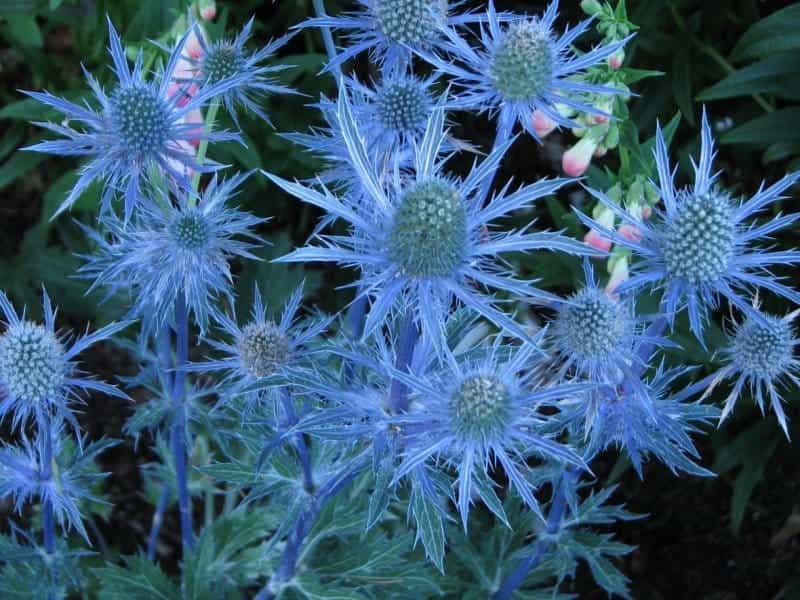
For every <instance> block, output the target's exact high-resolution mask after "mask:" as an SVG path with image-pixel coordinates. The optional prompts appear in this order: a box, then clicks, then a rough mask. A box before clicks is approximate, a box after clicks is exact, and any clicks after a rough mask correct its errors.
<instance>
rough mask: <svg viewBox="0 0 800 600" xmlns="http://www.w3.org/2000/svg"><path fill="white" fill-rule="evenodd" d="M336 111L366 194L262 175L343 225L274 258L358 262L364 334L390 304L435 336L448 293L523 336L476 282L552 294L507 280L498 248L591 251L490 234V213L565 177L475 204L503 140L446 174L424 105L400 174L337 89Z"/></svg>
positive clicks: (503, 212)
mask: <svg viewBox="0 0 800 600" xmlns="http://www.w3.org/2000/svg"><path fill="white" fill-rule="evenodd" d="M338 119H339V123H340V124H341V126H342V133H343V136H344V140H345V143H346V144H347V148H348V151H349V153H350V157H351V161H352V164H353V166H354V168H355V169H356V171H357V174H358V177H359V181H360V184H361V186H362V188H363V189H364V190H365V192H366V193H367V194H368V197H367V198H363V197H362V196H361V195H356V196H354V195H352V194H345V195H343V196H341V197H337V196H335V195H334V194H332V193H331V192H330V191H329V190H327V189H326V188H325V187H322V188H321V189H320V190H317V189H312V188H310V187H306V186H303V185H300V184H298V183H292V182H290V181H286V180H284V179H281V178H280V177H277V176H275V175H271V174H267V176H268V177H269V178H270V179H271V180H272V181H274V182H275V183H276V184H277V185H279V186H280V187H281V188H283V189H284V190H285V191H286V192H288V193H289V194H292V195H293V196H295V197H297V198H299V199H300V200H302V201H304V202H307V203H309V204H313V205H315V206H318V207H320V208H322V209H323V210H325V211H327V213H328V215H329V216H330V217H331V218H338V219H342V220H344V221H346V222H347V223H348V224H349V226H350V229H349V232H348V234H347V235H322V234H318V235H317V236H316V237H317V240H318V241H319V243H318V244H317V245H313V246H308V247H305V248H300V249H298V250H295V251H294V252H292V253H290V254H288V255H287V256H284V257H282V258H281V259H280V260H281V261H283V262H307V261H327V262H337V263H341V264H344V265H347V266H354V267H358V268H359V269H360V271H361V278H360V281H359V285H360V289H361V290H363V291H362V292H360V293H362V294H364V295H366V296H368V297H369V299H370V301H371V303H372V306H371V310H370V311H369V315H368V317H367V319H366V324H365V328H364V334H365V335H369V334H370V333H371V332H373V331H375V330H376V328H378V327H380V326H381V325H382V324H383V323H384V322H385V320H386V318H387V315H389V314H390V313H391V312H392V311H395V310H405V308H407V307H409V308H410V309H411V311H412V314H413V317H414V319H415V320H416V322H417V323H418V324H419V325H420V326H421V329H422V331H423V332H424V333H425V334H426V335H430V336H433V337H434V338H436V337H438V335H439V333H440V332H441V327H442V323H444V320H445V315H447V314H448V312H449V311H450V308H451V305H452V303H453V301H454V300H455V301H458V302H459V303H460V304H462V305H464V306H466V307H468V308H469V309H471V310H472V311H474V312H477V313H479V314H481V315H483V316H484V317H486V318H487V319H489V320H490V321H492V322H493V323H495V324H496V325H497V326H498V327H500V328H502V329H505V330H507V331H509V332H511V333H513V334H514V335H516V336H517V337H519V338H522V339H527V338H528V337H529V336H528V335H527V333H525V331H524V329H523V328H522V327H521V326H520V325H519V324H518V323H517V322H516V321H515V320H514V319H512V318H511V317H509V315H508V314H507V313H506V312H504V311H503V310H500V309H498V308H497V306H496V302H495V300H494V298H493V297H492V296H490V295H488V294H487V292H486V291H485V288H493V289H495V290H500V291H505V292H509V293H511V294H514V295H515V296H516V297H518V298H520V299H523V300H525V301H534V302H535V301H546V302H552V301H555V300H557V297H555V296H553V295H552V294H549V293H547V292H545V291H542V290H539V289H537V288H536V287H534V286H533V285H532V284H531V282H527V281H521V280H519V279H516V278H515V277H514V276H513V274H511V273H510V272H509V271H507V270H506V268H505V264H504V263H503V262H502V258H501V257H502V255H503V254H504V253H506V252H525V251H531V250H542V249H547V250H559V251H565V252H569V253H573V254H583V255H587V254H595V255H596V254H598V253H597V252H596V251H595V250H593V249H591V248H590V247H588V246H587V245H585V244H583V243H582V242H578V241H576V240H573V239H569V238H567V237H564V236H562V235H560V234H559V233H554V232H533V231H530V230H528V229H526V230H522V231H519V230H512V231H506V232H501V233H495V232H492V231H491V228H492V227H493V221H494V220H496V219H498V218H500V217H504V216H507V215H509V214H510V213H512V212H513V211H516V210H519V209H523V208H527V207H530V206H531V204H532V203H533V202H534V201H535V200H537V199H538V198H541V197H543V196H546V195H548V194H551V193H553V192H555V191H556V190H558V189H559V188H561V187H562V186H563V185H565V184H567V183H569V182H570V181H571V180H570V179H545V180H541V181H538V182H537V183H534V184H531V185H524V186H521V187H520V188H518V189H517V190H516V191H513V192H509V189H508V188H509V186H508V185H506V186H505V188H503V189H502V190H501V192H500V193H499V194H498V195H497V196H496V197H495V198H493V199H492V201H491V202H490V203H489V204H488V205H486V206H484V205H483V204H482V199H481V198H480V194H479V189H480V186H481V184H482V183H483V181H484V179H485V178H486V177H488V176H490V175H491V174H492V173H493V170H494V167H496V165H497V163H498V162H499V161H500V160H501V159H502V156H503V154H504V153H505V151H506V148H507V147H508V144H503V145H501V146H500V147H498V148H496V149H495V151H493V152H492V153H491V154H490V155H489V156H488V157H486V158H485V159H484V160H483V162H481V163H480V164H476V165H475V166H474V167H473V168H472V170H471V171H470V172H469V174H468V175H467V176H466V177H465V178H464V179H459V178H456V177H452V176H449V175H448V174H446V173H445V172H444V170H443V165H442V163H443V162H444V160H442V159H441V158H440V156H439V151H440V149H441V146H442V144H443V142H444V139H445V135H446V133H445V130H444V119H445V117H444V111H443V110H442V109H440V108H437V109H436V110H434V111H433V114H432V115H431V118H430V120H429V122H428V125H427V128H426V131H425V136H424V137H423V139H422V141H421V142H420V144H419V146H418V147H417V148H416V149H415V153H414V161H413V162H414V168H413V170H412V171H413V172H412V173H409V174H406V173H401V172H397V171H395V172H394V174H393V175H392V174H389V175H388V176H386V175H383V174H382V171H381V170H380V169H379V168H378V167H376V165H374V164H373V163H372V161H371V160H370V157H369V155H368V152H367V148H366V146H365V143H364V140H363V138H362V136H361V134H360V132H359V129H358V125H357V123H356V122H355V120H354V118H353V114H352V111H351V105H350V102H349V100H348V98H347V94H346V93H343V94H341V95H340V98H339V106H338Z"/></svg>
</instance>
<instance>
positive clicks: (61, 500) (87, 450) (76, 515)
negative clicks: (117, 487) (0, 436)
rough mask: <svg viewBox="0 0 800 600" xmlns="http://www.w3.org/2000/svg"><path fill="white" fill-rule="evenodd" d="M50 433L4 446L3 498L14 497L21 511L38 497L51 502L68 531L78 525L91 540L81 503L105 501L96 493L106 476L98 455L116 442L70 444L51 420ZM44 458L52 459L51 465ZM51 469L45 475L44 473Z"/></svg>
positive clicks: (0, 465) (0, 466)
mask: <svg viewBox="0 0 800 600" xmlns="http://www.w3.org/2000/svg"><path fill="white" fill-rule="evenodd" d="M47 427H49V428H50V429H51V430H50V433H49V434H48V433H44V432H39V434H38V435H37V437H36V439H35V440H31V439H29V438H28V437H26V436H24V435H23V437H22V444H21V445H18V446H14V445H9V444H5V445H3V447H2V448H0V498H4V497H10V499H11V500H12V502H13V505H14V510H15V511H17V512H21V511H22V510H23V508H24V507H25V505H26V504H27V503H28V502H29V501H30V500H32V499H33V498H36V497H38V498H39V499H40V500H41V502H42V503H43V504H44V503H48V502H49V503H50V505H51V506H52V507H53V514H54V516H55V518H56V521H57V522H58V524H59V526H60V527H61V528H62V529H63V530H64V532H65V533H66V532H67V530H68V529H70V528H71V529H74V530H75V531H77V532H78V533H79V534H80V535H81V536H83V538H84V539H85V540H86V541H87V542H88V541H89V536H88V535H87V534H86V529H85V528H84V526H83V519H82V517H81V504H82V503H85V502H87V501H92V502H102V500H101V499H100V498H98V497H96V496H95V495H94V494H92V492H91V489H92V487H93V486H94V485H95V483H96V482H98V481H101V480H102V479H104V478H105V477H106V475H107V474H106V473H101V472H99V471H98V470H97V468H96V466H95V463H94V461H95V459H96V458H97V456H98V455H99V454H100V453H101V452H103V451H104V450H106V449H107V448H109V447H111V446H113V445H114V444H115V442H113V441H111V440H100V441H98V442H92V443H90V444H86V443H85V441H82V442H81V444H79V445H78V447H73V448H71V447H67V445H66V444H65V438H64V436H63V432H62V429H61V428H60V427H59V426H52V425H50V424H47ZM48 435H49V436H51V439H52V445H53V448H52V449H51V450H52V454H51V451H50V450H49V449H48V448H47V445H48V444H47V441H46V437H47V436H48ZM44 461H51V462H52V465H55V467H56V468H52V466H51V465H49V464H45V462H44ZM45 471H47V472H49V473H50V476H49V477H47V478H46V479H43V478H42V476H41V474H42V473H43V472H45Z"/></svg>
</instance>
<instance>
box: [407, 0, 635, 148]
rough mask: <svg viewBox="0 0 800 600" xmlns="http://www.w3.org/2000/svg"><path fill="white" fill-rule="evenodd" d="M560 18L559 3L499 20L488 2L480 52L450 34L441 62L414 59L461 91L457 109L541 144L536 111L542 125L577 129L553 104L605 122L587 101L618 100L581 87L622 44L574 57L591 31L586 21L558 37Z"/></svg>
mask: <svg viewBox="0 0 800 600" xmlns="http://www.w3.org/2000/svg"><path fill="white" fill-rule="evenodd" d="M557 16H558V2H557V0H556V1H553V2H551V3H550V5H549V6H548V7H547V10H546V11H545V13H544V14H543V15H542V16H541V17H524V16H513V15H508V14H498V12H497V11H496V10H495V7H494V2H493V1H492V0H490V2H489V6H488V8H487V10H486V15H485V17H484V16H483V15H482V17H483V20H485V21H486V24H485V25H482V26H481V31H480V37H479V40H478V41H479V43H478V45H477V47H475V46H474V45H473V44H472V43H471V42H469V41H467V40H465V39H462V38H460V37H458V36H457V35H455V34H453V33H452V32H450V34H449V35H448V41H447V42H446V43H444V44H443V45H442V46H443V48H444V50H445V51H446V55H439V54H437V53H436V52H435V51H425V50H421V51H419V54H420V55H421V56H422V57H423V58H424V59H425V60H427V61H428V62H430V63H431V64H433V65H434V66H435V67H436V68H438V69H439V70H440V71H442V72H443V73H446V74H448V75H451V76H452V77H453V78H454V81H455V83H456V85H457V86H458V87H459V88H461V91H460V93H459V94H458V98H457V102H456V103H455V104H456V106H457V107H458V108H463V109H465V110H478V111H484V110H486V111H492V112H495V111H497V112H498V113H499V123H500V126H501V127H503V128H505V129H506V130H507V131H506V133H508V132H510V130H511V127H513V125H514V123H515V122H519V124H520V125H521V126H522V127H523V128H524V129H525V130H526V131H527V132H528V133H530V134H531V135H532V136H534V137H535V138H536V139H539V134H538V133H537V132H536V128H535V127H534V123H533V120H532V118H531V115H532V114H534V111H537V114H538V115H539V117H540V119H541V118H542V117H545V118H547V119H549V120H550V121H551V122H552V123H554V124H556V125H561V126H565V127H579V126H580V125H579V124H577V123H576V122H574V121H572V120H570V119H568V118H566V117H565V116H564V115H563V114H562V113H561V112H559V110H558V109H557V108H556V105H562V107H568V108H571V109H573V110H575V111H579V112H584V113H589V114H594V115H600V116H607V115H606V114H605V113H603V112H602V111H600V110H598V109H597V108H595V107H594V106H592V103H591V101H589V100H588V98H589V96H591V95H597V94H602V95H608V94H617V93H620V90H617V89H614V88H612V87H607V86H602V85H595V84H590V83H583V82H581V81H580V77H581V76H582V75H583V74H584V72H585V71H586V69H588V68H590V67H592V66H594V65H597V64H600V63H602V62H603V61H604V60H605V59H606V58H607V57H608V56H610V55H612V54H613V53H614V52H616V51H617V50H618V49H619V48H621V47H622V46H624V44H625V43H626V41H627V40H623V41H621V42H617V43H614V44H608V45H606V46H601V47H598V48H594V49H593V50H591V51H589V52H587V53H585V54H582V55H580V56H578V55H576V54H575V53H574V51H573V49H572V44H573V42H574V41H575V39H577V38H578V37H579V36H580V35H581V34H582V33H584V32H586V31H587V30H588V29H589V26H590V24H591V19H589V20H586V21H582V22H580V23H578V24H577V25H576V26H575V27H573V28H572V29H569V30H567V31H566V32H565V33H563V34H562V35H560V36H559V35H558V34H556V33H555V31H554V29H553V26H554V23H555V20H556V17H557ZM454 59H455V60H454Z"/></svg>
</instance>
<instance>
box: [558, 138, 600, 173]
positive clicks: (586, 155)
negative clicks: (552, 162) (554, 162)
mask: <svg viewBox="0 0 800 600" xmlns="http://www.w3.org/2000/svg"><path fill="white" fill-rule="evenodd" d="M597 146H598V144H597V140H595V139H593V138H592V137H591V136H587V137H585V138H583V139H582V140H581V141H579V142H578V143H577V144H575V145H574V146H573V147H572V148H570V149H569V150H567V151H566V152H564V156H562V157H561V168H562V169H563V170H564V173H566V174H567V175H569V176H570V177H579V176H581V175H583V174H584V173H585V172H586V169H588V168H589V163H590V162H592V154H594V151H595V150H596V149H597Z"/></svg>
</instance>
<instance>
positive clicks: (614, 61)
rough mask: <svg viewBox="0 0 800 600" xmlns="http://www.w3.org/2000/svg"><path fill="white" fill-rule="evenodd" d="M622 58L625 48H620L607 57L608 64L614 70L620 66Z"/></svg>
mask: <svg viewBox="0 0 800 600" xmlns="http://www.w3.org/2000/svg"><path fill="white" fill-rule="evenodd" d="M624 60H625V50H623V49H621V48H620V49H619V50H618V51H617V52H615V53H614V54H612V55H611V56H609V57H608V66H609V67H611V68H612V69H614V70H615V71H616V70H617V69H619V68H620V67H621V66H622V62H623V61H624Z"/></svg>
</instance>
